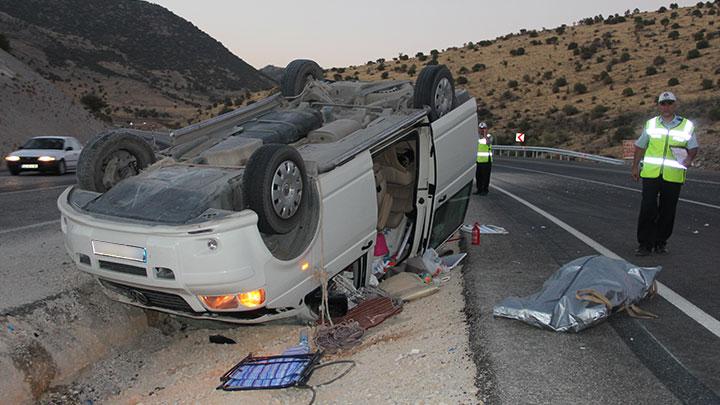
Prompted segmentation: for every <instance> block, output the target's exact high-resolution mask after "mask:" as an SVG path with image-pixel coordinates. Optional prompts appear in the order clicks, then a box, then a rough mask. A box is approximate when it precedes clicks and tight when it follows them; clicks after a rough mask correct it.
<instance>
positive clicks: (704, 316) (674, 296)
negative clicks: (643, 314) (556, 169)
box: [493, 184, 720, 337]
mask: <svg viewBox="0 0 720 405" xmlns="http://www.w3.org/2000/svg"><path fill="white" fill-rule="evenodd" d="M493 188H495V189H497V190H498V191H500V192H502V193H504V194H506V195H507V196H509V197H511V198H513V199H515V200H517V201H518V202H520V203H521V204H523V205H525V206H527V207H528V208H530V209H531V210H533V211H535V212H537V213H538V214H540V215H542V216H544V217H545V218H547V219H549V220H550V221H551V222H553V223H555V225H557V226H559V227H560V228H562V229H564V230H566V231H567V232H569V233H570V234H571V235H573V236H575V237H576V238H578V239H580V240H581V241H583V242H584V243H585V244H586V245H588V246H590V247H591V248H593V249H595V250H596V251H597V252H598V253H600V254H601V255H603V256H607V257H610V258H613V259H620V260H625V259H623V258H622V257H620V256H618V255H616V254H615V253H614V252H613V251H611V250H610V249H608V248H606V247H605V246H603V245H601V244H599V243H598V242H596V241H594V240H593V239H591V238H590V237H589V236H587V235H585V234H584V233H582V232H580V231H578V230H577V229H575V228H573V227H572V226H570V225H568V224H566V223H565V222H563V221H561V220H560V219H558V218H557V217H555V216H554V215H552V214H550V213H549V212H547V211H545V210H543V209H542V208H540V207H537V206H535V205H533V204H532V203H530V202H528V201H527V200H524V199H522V198H520V197H518V196H516V195H515V194H513V193H511V192H509V191H507V190H505V189H503V188H501V187H498V186H497V185H495V184H493ZM657 286H658V294H659V295H660V296H661V297H663V298H665V299H666V300H667V301H668V302H669V303H671V304H673V305H674V306H675V307H676V308H678V309H679V310H680V311H682V312H683V313H685V315H687V316H689V317H690V318H692V319H694V320H695V321H696V322H697V323H699V324H700V325H702V326H703V327H705V329H707V330H709V331H710V332H712V333H713V334H714V335H715V336H717V337H720V321H718V320H717V319H715V318H713V317H712V316H710V315H709V314H708V313H707V312H705V311H703V310H702V309H700V308H698V307H697V306H695V305H694V304H693V303H692V302H690V301H688V300H686V299H685V298H683V297H682V296H680V295H679V294H678V293H676V292H675V291H673V290H672V289H670V288H669V287H668V286H666V285H665V284H663V283H661V282H659V281H658V282H657Z"/></svg>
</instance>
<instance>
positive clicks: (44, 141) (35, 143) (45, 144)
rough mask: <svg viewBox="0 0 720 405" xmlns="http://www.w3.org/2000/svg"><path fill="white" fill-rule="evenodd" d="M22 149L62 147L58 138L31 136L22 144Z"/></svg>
mask: <svg viewBox="0 0 720 405" xmlns="http://www.w3.org/2000/svg"><path fill="white" fill-rule="evenodd" d="M23 149H59V150H62V149H63V140H62V139H60V138H33V139H31V140H29V141H27V142H26V143H25V145H23Z"/></svg>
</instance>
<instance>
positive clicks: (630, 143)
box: [622, 139, 635, 159]
mask: <svg viewBox="0 0 720 405" xmlns="http://www.w3.org/2000/svg"><path fill="white" fill-rule="evenodd" d="M622 145H623V159H632V158H633V157H634V156H635V141H634V140H632V139H623V144H622Z"/></svg>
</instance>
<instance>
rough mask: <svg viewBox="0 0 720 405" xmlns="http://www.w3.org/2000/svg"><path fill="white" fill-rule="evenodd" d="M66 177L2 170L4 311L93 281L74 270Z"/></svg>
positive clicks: (71, 178) (0, 307) (71, 179)
mask: <svg viewBox="0 0 720 405" xmlns="http://www.w3.org/2000/svg"><path fill="white" fill-rule="evenodd" d="M75 181H76V180H75V175H74V174H66V175H64V176H55V175H42V174H35V173H21V174H20V175H19V176H10V174H9V173H8V172H7V171H0V212H1V213H2V214H0V257H1V258H2V260H1V261H0V280H2V283H0V311H5V310H7V309H9V308H16V307H19V306H22V305H25V304H30V303H33V302H36V301H38V300H41V299H44V298H47V297H51V296H54V295H57V294H60V293H61V292H63V291H67V290H69V289H71V288H74V287H77V286H79V285H81V284H83V283H86V282H88V281H90V280H91V278H90V277H89V276H87V275H85V274H82V273H80V272H79V271H77V269H75V265H74V264H73V263H72V261H71V260H70V258H69V257H68V255H67V253H66V252H65V247H64V242H63V238H62V233H61V232H60V222H59V218H60V212H59V211H58V209H57V205H56V201H57V198H58V196H59V195H60V193H62V192H63V190H64V189H65V188H66V187H68V186H69V185H71V184H74V183H75Z"/></svg>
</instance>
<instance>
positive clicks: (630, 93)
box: [622, 87, 635, 97]
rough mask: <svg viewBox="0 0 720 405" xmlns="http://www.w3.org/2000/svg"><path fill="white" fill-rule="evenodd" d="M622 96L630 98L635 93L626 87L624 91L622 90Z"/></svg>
mask: <svg viewBox="0 0 720 405" xmlns="http://www.w3.org/2000/svg"><path fill="white" fill-rule="evenodd" d="M622 95H623V96H625V97H632V96H634V95H635V91H634V90H633V89H632V88H630V87H626V88H625V89H623V91H622Z"/></svg>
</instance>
